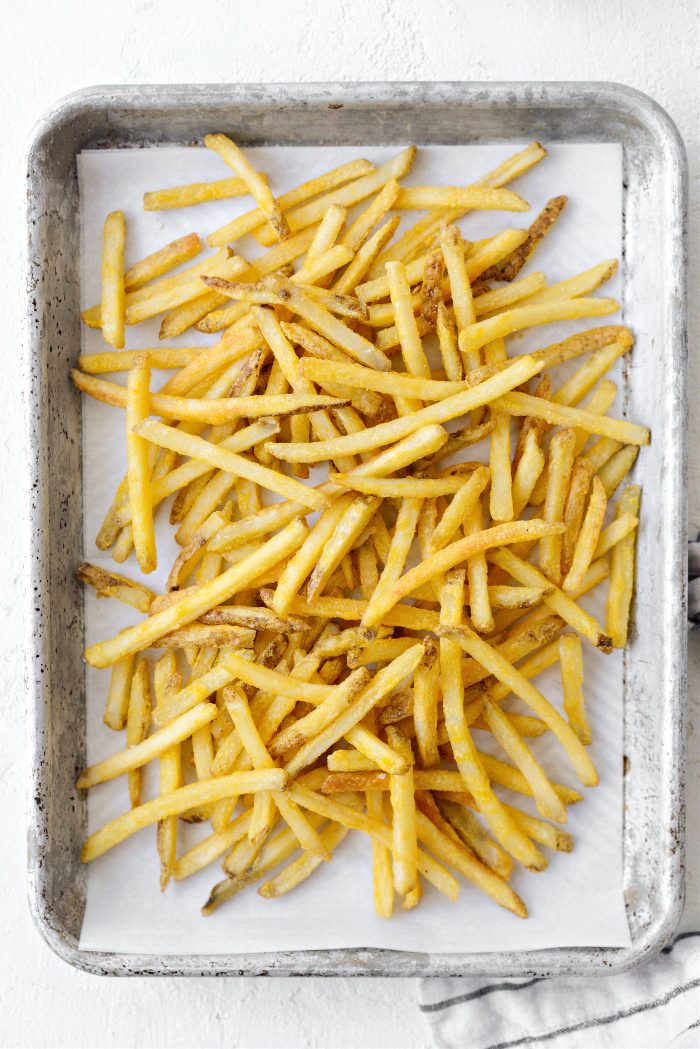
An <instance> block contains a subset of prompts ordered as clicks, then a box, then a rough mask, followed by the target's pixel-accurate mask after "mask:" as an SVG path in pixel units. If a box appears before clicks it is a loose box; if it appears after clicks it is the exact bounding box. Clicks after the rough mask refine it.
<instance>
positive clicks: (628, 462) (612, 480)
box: [597, 446, 639, 499]
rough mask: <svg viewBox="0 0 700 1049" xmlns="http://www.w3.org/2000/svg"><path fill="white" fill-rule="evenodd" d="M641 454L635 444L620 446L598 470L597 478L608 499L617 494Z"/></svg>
mask: <svg viewBox="0 0 700 1049" xmlns="http://www.w3.org/2000/svg"><path fill="white" fill-rule="evenodd" d="M638 454H639V448H636V447H634V446H632V447H627V448H620V450H619V451H617V452H615V454H614V455H613V456H611V457H610V459H608V461H607V462H606V463H605V465H604V466H601V468H600V470H599V471H598V477H597V480H598V481H599V482H600V484H601V485H602V486H603V491H604V492H605V494H606V496H607V498H608V499H610V497H611V496H613V495H614V494H615V492H616V491H617V489H618V487H619V485H620V484H622V482H623V480H624V479H625V477H626V476H627V474H628V473H629V471H630V470H631V469H632V467H633V466H634V464H635V461H636V459H637V455H638Z"/></svg>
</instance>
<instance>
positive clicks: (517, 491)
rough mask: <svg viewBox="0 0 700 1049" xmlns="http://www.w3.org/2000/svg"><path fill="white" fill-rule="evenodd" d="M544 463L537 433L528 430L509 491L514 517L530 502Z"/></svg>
mask: <svg viewBox="0 0 700 1049" xmlns="http://www.w3.org/2000/svg"><path fill="white" fill-rule="evenodd" d="M544 462H545V460H544V452H543V451H542V449H541V448H540V445H539V439H538V435H537V432H536V431H535V430H530V432H529V433H528V435H527V437H526V439H525V445H524V448H523V454H522V455H521V457H520V461H519V462H518V465H517V467H516V470H515V475H514V477H513V485H512V490H511V491H512V499H513V515H514V517H519V516H520V514H521V513H522V512H523V510H524V509H525V507H526V506H527V504H528V502H529V501H530V497H531V495H532V493H533V491H534V488H535V485H536V484H537V481H538V479H539V478H540V477H541V476H542V471H543V470H544ZM567 527H568V526H567ZM565 534H566V533H565Z"/></svg>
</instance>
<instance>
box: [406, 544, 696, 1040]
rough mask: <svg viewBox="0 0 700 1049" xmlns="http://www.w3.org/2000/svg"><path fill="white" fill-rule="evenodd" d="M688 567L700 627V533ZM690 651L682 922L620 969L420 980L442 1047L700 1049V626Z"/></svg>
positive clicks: (692, 612) (692, 609) (423, 1005)
mask: <svg viewBox="0 0 700 1049" xmlns="http://www.w3.org/2000/svg"><path fill="white" fill-rule="evenodd" d="M689 569H690V576H691V587H690V591H691V592H690V595H689V612H688V618H689V621H690V622H689V625H690V626H691V627H692V626H696V627H697V626H698V625H700V542H696V543H690V544H689ZM695 577H698V578H695ZM693 581H695V586H693ZM689 655H690V683H691V688H690V725H689V733H688V737H689V738H688V778H687V793H686V797H687V804H688V813H687V826H688V835H687V840H686V850H687V852H686V869H687V872H688V881H687V891H686V906H685V912H684V915H683V919H682V921H681V925H680V928H681V929H682V930H685V931H682V932H680V933H679V934H678V935H677V936H676V938H675V939H674V940H673V941H672V942H671V944H669V946H667V947H665V948H664V950H663V951H662V952H661V953H660V954H659V955H657V957H656V958H654V959H652V961H650V962H648V963H647V964H646V965H642V966H640V967H638V968H635V969H632V970H630V971H629V972H626V973H621V974H620V975H619V976H601V977H597V978H591V979H583V978H576V977H554V978H552V979H542V978H539V979H538V978H534V979H524V980H477V979H471V978H470V979H461V978H456V979H454V978H453V979H445V980H441V979H432V980H421V981H420V989H419V1008H420V1011H421V1014H422V1015H423V1017H424V1019H425V1020H426V1022H427V1024H428V1027H429V1029H430V1034H431V1044H432V1045H433V1046H435V1047H437V1049H453V1047H455V1049H457V1047H459V1049H515V1047H516V1046H524V1047H527V1049H539V1047H540V1046H547V1047H548V1049H606V1047H608V1046H609V1047H611V1049H661V1047H663V1046H669V1047H672V1049H700V836H698V835H697V833H696V828H697V816H698V804H699V802H698V799H700V716H698V715H699V713H700V711H699V710H698V709H696V710H695V711H694V710H693V705H694V699H695V697H694V695H693V685H694V684H695V681H697V677H696V676H695V675H694V674H693V669H694V665H695V668H696V670H697V669H698V668H700V631H697V632H695V633H693V634H691V640H690V653H689ZM696 706H697V705H696ZM694 715H695V716H694Z"/></svg>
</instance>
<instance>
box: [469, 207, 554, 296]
mask: <svg viewBox="0 0 700 1049" xmlns="http://www.w3.org/2000/svg"><path fill="white" fill-rule="evenodd" d="M567 199H568V198H567V197H563V196H562V197H552V198H551V200H548V201H547V203H546V204H545V206H544V208H543V209H542V211H541V212H540V213H539V215H538V216H537V218H536V219H535V221H534V222H533V223H532V225H531V226H530V228H529V229H528V231H527V239H526V240H525V241H523V243H522V244H521V245H520V247H519V248H516V250H515V251H514V252H512V253H511V254H510V255H509V256H508V257H507V258H506V259H504V260H503V262H501V263H500V264H499V265H496V266H492V267H491V269H490V270H487V271H486V273H484V274H483V275H482V279H483V280H504V281H512V280H515V278H516V277H517V275H518V273H520V270H521V269H522V268H523V266H524V265H525V263H526V262H527V261H528V259H530V258H531V257H532V255H533V254H534V253H535V251H536V249H537V247H538V245H539V244H540V242H541V241H542V239H543V238H544V237H546V236H547V234H548V233H549V231H550V230H551V228H552V226H553V225H554V223H555V222H556V221H557V219H558V218H559V216H560V215H561V213H562V211H563V210H564V208H565V206H566V202H567Z"/></svg>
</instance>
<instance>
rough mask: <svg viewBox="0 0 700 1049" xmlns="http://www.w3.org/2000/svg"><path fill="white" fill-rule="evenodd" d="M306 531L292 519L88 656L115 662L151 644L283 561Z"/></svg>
mask: <svg viewBox="0 0 700 1049" xmlns="http://www.w3.org/2000/svg"><path fill="white" fill-rule="evenodd" d="M306 534H307V529H306V527H305V526H304V525H303V524H302V523H301V522H300V521H294V522H292V523H291V524H289V525H287V527H286V528H285V529H283V530H282V531H281V532H279V533H278V534H277V535H275V536H274V537H273V538H272V539H270V540H268V542H267V543H265V544H264V545H263V546H262V547H260V549H259V550H256V551H255V552H254V553H252V554H250V555H249V556H248V557H246V558H245V559H244V560H243V561H240V562H239V563H238V564H236V565H233V566H232V567H231V568H229V569H227V571H226V572H224V573H222V575H220V576H219V577H218V578H217V579H215V580H212V581H211V582H210V583H206V584H204V585H203V586H201V587H197V588H196V590H195V591H194V593H193V594H191V595H188V596H187V597H185V598H183V600H182V601H180V602H178V604H176V605H173V606H172V607H171V608H166V609H163V611H162V612H157V613H156V614H155V615H153V616H150V617H149V618H148V619H146V620H144V621H143V622H141V623H139V624H138V625H137V626H134V627H127V628H126V629H125V630H122V632H121V633H120V634H118V635H117V636H116V637H115V638H113V639H112V640H111V641H104V642H100V643H98V644H95V645H91V646H90V647H89V648H87V649H86V651H85V659H86V660H87V662H88V663H90V665H91V666H97V667H105V666H112V664H114V663H116V662H118V661H119V660H120V659H123V658H124V657H125V656H128V655H130V654H131V653H132V652H138V651H140V650H141V649H143V648H147V647H148V646H149V645H150V644H152V643H153V642H154V641H156V640H157V639H158V638H159V637H162V636H163V634H167V633H169V632H170V631H171V630H175V629H176V628H177V627H179V626H184V625H185V624H186V623H191V622H192V620H193V619H196V618H197V617H198V616H200V615H201V614H202V613H203V612H208V611H209V609H210V608H214V607H215V606H216V605H220V604H221V603H222V602H223V601H226V600H227V599H228V598H229V597H231V596H232V595H233V594H234V593H237V592H238V591H239V590H242V589H244V587H245V586H246V584H247V583H249V582H250V581H251V580H252V579H255V577H256V576H258V575H260V574H261V572H263V571H265V570H266V569H267V568H268V567H271V566H272V565H275V564H279V562H280V561H281V560H282V559H283V558H284V557H286V556H287V555H288V554H290V553H292V552H293V551H294V550H295V549H296V548H297V546H299V545H300V543H301V542H303V540H304V537H305V536H306Z"/></svg>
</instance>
